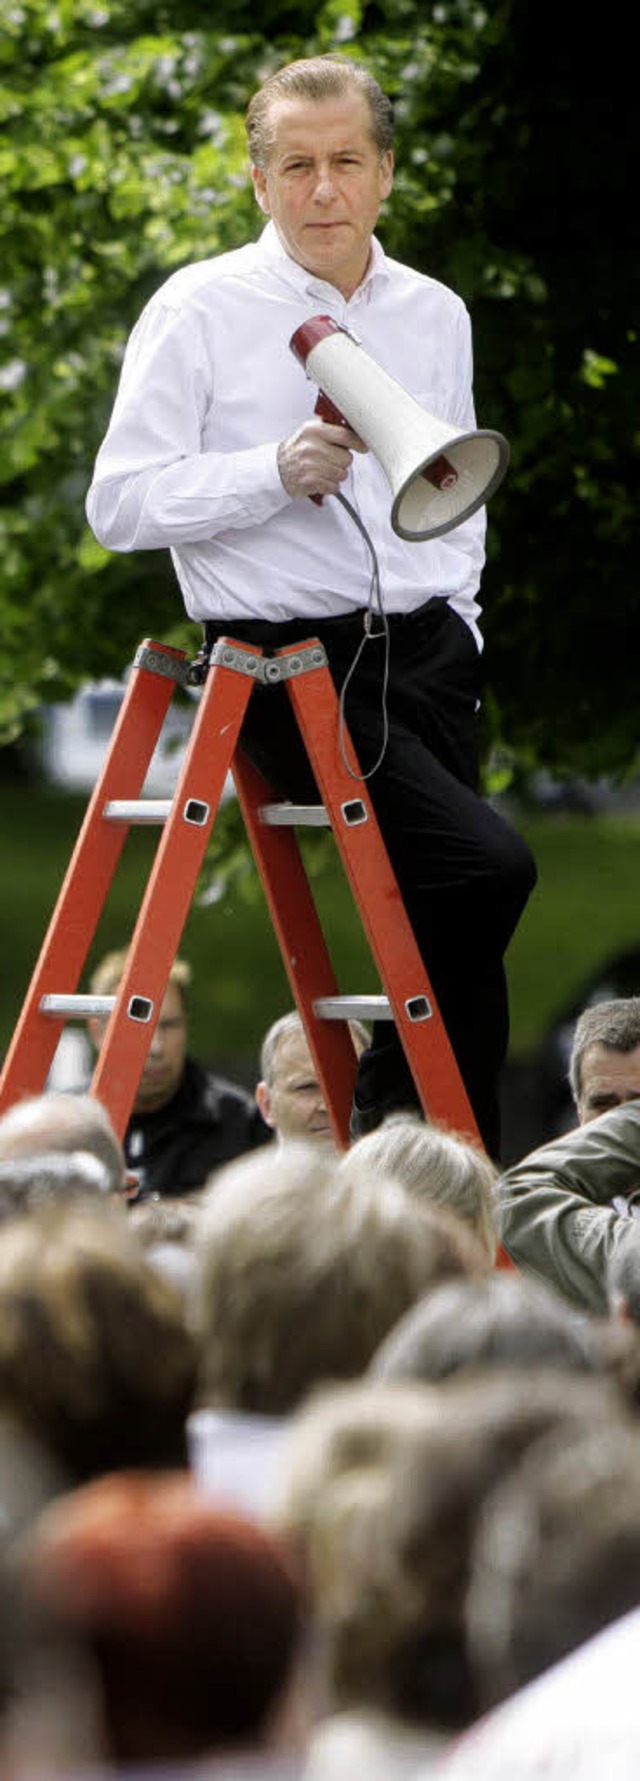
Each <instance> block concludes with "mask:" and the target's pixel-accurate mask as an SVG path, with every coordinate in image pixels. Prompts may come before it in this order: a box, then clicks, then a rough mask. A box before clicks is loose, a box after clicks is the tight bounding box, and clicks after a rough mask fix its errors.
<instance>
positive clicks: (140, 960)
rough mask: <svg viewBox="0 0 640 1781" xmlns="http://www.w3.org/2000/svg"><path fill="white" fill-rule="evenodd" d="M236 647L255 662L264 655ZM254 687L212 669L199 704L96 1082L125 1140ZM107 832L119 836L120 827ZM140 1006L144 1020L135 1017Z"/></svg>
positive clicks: (245, 679) (229, 673)
mask: <svg viewBox="0 0 640 1781" xmlns="http://www.w3.org/2000/svg"><path fill="white" fill-rule="evenodd" d="M237 647H238V648H241V649H242V650H243V652H244V654H245V655H246V656H247V657H251V659H252V660H254V661H255V660H256V659H257V658H259V656H260V651H256V650H254V649H251V650H249V649H246V650H245V646H244V645H238V646H237ZM252 687H253V680H252V678H251V677H250V675H249V674H248V673H247V674H241V673H235V672H233V671H232V670H230V669H229V668H226V667H224V666H214V667H212V668H210V670H209V673H208V675H207V679H206V682H205V686H204V690H203V693H202V697H201V699H200V702H199V705H198V710H197V713H196V718H195V722H194V725H193V729H192V731H191V737H190V741H189V747H188V750H187V753H186V756H185V759H184V762H183V765H182V768H181V771H180V774H179V777H178V781H177V784H176V789H175V793H174V797H173V800H172V804H171V810H170V812H169V815H168V816H167V818H166V821H165V822H164V825H163V829H162V835H161V838H160V841H159V844H158V848H157V851H156V855H155V859H154V863H153V866H152V869H151V872H150V875H149V879H148V882H147V886H146V890H145V893H144V896H143V898H142V902H141V904H140V908H139V911H138V918H137V921H136V924H135V927H134V930H133V935H132V938H131V942H130V945H129V950H128V953H127V962H126V965H125V969H124V973H123V976H122V979H121V982H120V983H119V985H118V993H117V997H116V1005H115V1007H114V1009H113V1013H112V1014H111V1017H110V1019H109V1022H108V1025H107V1028H106V1031H105V1035H104V1039H103V1042H102V1045H101V1047H100V1051H99V1053H98V1057H97V1060H96V1065H95V1069H94V1072H93V1076H92V1079H91V1085H90V1092H91V1093H92V1094H94V1095H96V1096H97V1097H98V1098H99V1099H100V1100H102V1101H103V1102H104V1104H105V1106H106V1107H107V1108H108V1111H109V1113H110V1115H111V1119H112V1121H113V1124H114V1127H115V1130H116V1132H117V1133H118V1135H119V1137H122V1136H123V1134H124V1132H125V1130H126V1127H127V1124H128V1120H129V1115H130V1112H131V1108H132V1106H133V1102H134V1099H135V1093H136V1089H137V1087H138V1083H139V1081H140V1077H141V1075H142V1071H143V1069H144V1062H145V1058H146V1055H147V1052H148V1049H149V1045H150V1043H151V1039H152V1037H153V1033H154V1030H155V1027H156V1024H157V1021H158V1017H159V1014H160V1009H161V1006H162V1001H163V998H164V992H165V989H166V985H167V980H168V976H169V970H170V968H171V964H172V961H173V959H174V957H175V955H176V953H177V951H178V947H179V944H180V938H181V935H182V930H183V927H184V924H185V921H186V917H187V914H188V911H189V907H190V904H191V902H192V900H193V893H194V889H195V885H196V883H197V879H198V875H199V873H200V871H201V868H202V864H203V861H204V856H205V853H206V849H207V845H208V842H209V837H210V834H211V830H212V828H213V824H214V821H215V818H216V815H217V812H218V807H219V804H220V800H221V797H222V792H223V789H224V785H225V781H226V778H227V774H228V772H229V770H230V767H231V761H232V758H233V754H234V750H235V746H236V742H237V738H238V733H239V730H240V727H241V724H242V719H243V717H244V713H245V709H246V706H247V702H248V699H249V697H250V694H251V691H252ZM109 826H110V827H113V830H114V833H116V834H117V833H118V830H119V827H120V825H119V824H118V823H116V824H113V825H109ZM158 935H161V936H162V944H161V945H159V944H158ZM148 1005H150V1007H149V1006H148ZM137 1008H141V1010H142V1012H141V1015H140V1016H139V1017H138V1016H137V1015H136V1014H135V1013H134V1012H132V1010H135V1009H137Z"/></svg>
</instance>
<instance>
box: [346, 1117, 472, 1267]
mask: <svg viewBox="0 0 640 1781" xmlns="http://www.w3.org/2000/svg"><path fill="white" fill-rule="evenodd" d="M340 1168H341V1170H342V1171H343V1172H344V1173H345V1174H347V1175H351V1174H352V1173H353V1172H354V1170H358V1171H359V1170H360V1169H370V1170H371V1171H372V1172H376V1171H377V1172H379V1173H380V1174H381V1175H393V1176H395V1177H397V1179H398V1180H399V1181H401V1182H402V1183H403V1186H404V1187H406V1188H408V1190H409V1193H412V1194H417V1195H419V1196H420V1197H421V1198H423V1199H425V1200H427V1201H431V1202H433V1201H435V1202H436V1203H437V1204H440V1205H443V1206H447V1207H448V1209H449V1211H450V1212H455V1213H456V1216H457V1217H458V1218H462V1219H464V1221H465V1223H466V1224H469V1225H471V1228H472V1230H473V1231H474V1233H475V1235H476V1237H478V1239H479V1241H480V1242H481V1243H484V1245H485V1247H486V1249H487V1253H488V1255H489V1257H490V1259H491V1261H494V1260H495V1255H496V1249H497V1238H496V1232H495V1226H494V1216H493V1202H494V1189H495V1183H496V1179H497V1170H496V1169H495V1168H494V1165H493V1163H492V1162H490V1160H489V1157H488V1156H487V1155H486V1152H485V1151H483V1150H480V1149H479V1147H478V1146H477V1145H475V1144H471V1143H470V1142H469V1141H468V1140H467V1139H465V1138H461V1137H459V1136H457V1135H456V1134H455V1133H453V1132H447V1131H445V1130H444V1129H443V1128H442V1127H439V1126H434V1125H427V1124H426V1122H425V1121H424V1120H423V1119H420V1118H419V1117H418V1116H417V1115H415V1116H413V1115H411V1114H402V1115H400V1114H394V1115H392V1116H391V1117H390V1118H389V1119H385V1120H384V1121H383V1123H382V1125H380V1126H377V1127H376V1130H375V1131H373V1132H368V1133H367V1135H366V1137H364V1138H359V1139H358V1142H357V1143H356V1144H354V1145H352V1147H351V1150H349V1151H347V1153H346V1155H345V1156H344V1157H343V1158H342V1161H341V1164H340Z"/></svg>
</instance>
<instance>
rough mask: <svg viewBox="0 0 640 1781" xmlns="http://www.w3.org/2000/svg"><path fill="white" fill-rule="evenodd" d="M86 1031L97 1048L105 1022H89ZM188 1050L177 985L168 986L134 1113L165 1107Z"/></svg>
mask: <svg viewBox="0 0 640 1781" xmlns="http://www.w3.org/2000/svg"><path fill="white" fill-rule="evenodd" d="M88 1024H89V1030H90V1032H91V1037H92V1039H93V1042H94V1045H95V1046H96V1048H97V1049H99V1048H100V1044H101V1041H102V1039H103V1038H104V1034H105V1030H106V1024H107V1023H106V1021H103V1020H92V1021H90V1022H89V1023H88ZM186 1049H187V1021H186V1015H185V1010H184V1004H183V1001H182V996H181V993H180V990H179V989H178V986H177V984H175V983H170V984H168V986H167V991H166V995H165V998H164V1001H163V1004H162V1008H161V1010H160V1019H159V1021H158V1024H157V1026H156V1030H155V1033H154V1035H153V1038H152V1040H151V1044H150V1046H149V1050H148V1052H147V1057H146V1061H145V1066H144V1070H143V1072H142V1076H141V1077H140V1082H139V1085H138V1092H137V1094H136V1098H135V1101H134V1103H133V1111H134V1113H153V1112H154V1110H155V1109H156V1108H157V1107H164V1105H165V1103H166V1102H167V1101H170V1100H171V1099H172V1097H173V1095H174V1094H175V1092H176V1089H177V1088H178V1085H179V1083H180V1080H181V1077H182V1072H183V1069H184V1060H185V1054H186Z"/></svg>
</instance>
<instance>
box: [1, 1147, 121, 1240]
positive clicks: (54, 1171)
mask: <svg viewBox="0 0 640 1781" xmlns="http://www.w3.org/2000/svg"><path fill="white" fill-rule="evenodd" d="M112 1192H113V1185H112V1181H111V1177H110V1175H109V1171H108V1169H107V1168H106V1166H105V1164H104V1163H102V1162H99V1161H98V1158H97V1156H92V1154H91V1151H89V1150H71V1151H65V1152H64V1153H62V1152H60V1151H56V1150H52V1151H46V1152H45V1153H44V1155H43V1156H40V1155H36V1156H17V1157H15V1158H14V1159H12V1160H11V1161H7V1162H3V1163H0V1224H4V1223H5V1221H6V1220H7V1219H8V1218H19V1217H21V1216H22V1215H23V1214H24V1213H27V1212H32V1211H33V1210H34V1208H35V1207H40V1206H45V1205H49V1204H50V1203H51V1202H52V1201H68V1200H87V1199H88V1200H92V1199H95V1198H98V1199H100V1198H101V1197H102V1196H103V1195H104V1194H111V1193H112Z"/></svg>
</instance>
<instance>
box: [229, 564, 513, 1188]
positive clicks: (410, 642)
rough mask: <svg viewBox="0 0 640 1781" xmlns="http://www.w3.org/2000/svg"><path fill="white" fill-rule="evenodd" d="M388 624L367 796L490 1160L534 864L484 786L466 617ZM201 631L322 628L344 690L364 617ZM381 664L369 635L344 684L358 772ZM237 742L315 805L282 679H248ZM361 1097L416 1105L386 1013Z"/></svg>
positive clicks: (267, 634)
mask: <svg viewBox="0 0 640 1781" xmlns="http://www.w3.org/2000/svg"><path fill="white" fill-rule="evenodd" d="M376 623H377V624H378V623H379V621H376ZM389 631H390V655H389V681H388V688H387V696H386V705H387V714H388V725H389V735H388V742H387V747H386V750H385V753H384V758H383V760H382V762H381V764H380V766H379V767H378V768H377V770H376V772H375V773H374V774H373V776H372V778H371V779H370V780H369V781H368V790H369V793H370V796H371V800H372V803H373V806H374V809H375V812H376V815H377V818H378V821H379V823H380V827H381V830H382V834H383V836H384V840H385V843H386V846H387V849H388V852H389V856H390V859H391V862H392V865H393V868H394V871H395V874H396V877H397V879H398V884H399V887H400V891H401V895H402V898H403V901H404V904H405V907H406V910H407V914H408V916H409V920H410V922H411V925H412V927H413V931H414V934H415V937H416V941H417V943H418V946H419V948H420V951H421V954H422V957H423V959H424V963H425V967H426V970H427V972H428V975H429V977H430V979H431V983H432V985H433V989H434V992H435V995H436V997H437V1000H438V1003H439V1007H440V1011H441V1014H442V1017H443V1020H444V1023H445V1026H446V1028H447V1032H448V1035H449V1038H450V1041H451V1044H452V1046H453V1050H454V1052H455V1055H456V1059H457V1062H458V1067H459V1069H460V1072H461V1075H462V1077H463V1080H464V1083H465V1086H466V1089H467V1093H468V1095H469V1099H470V1101H471V1105H472V1107H473V1110H474V1113H475V1116H476V1119H477V1122H478V1126H479V1129H480V1132H481V1134H482V1137H483V1142H484V1143H485V1145H486V1147H487V1150H488V1151H489V1153H490V1155H492V1156H494V1157H496V1158H497V1157H498V1154H499V1114H498V1104H499V1103H498V1087H499V1076H500V1070H501V1066H502V1063H503V1061H504V1057H505V1053H506V1049H507V1041H508V1031H509V1027H508V1005H507V991H506V981H505V973H504V965H503V958H504V953H505V950H506V948H507V946H508V944H509V940H510V939H511V936H512V934H513V932H514V929H515V927H516V925H517V922H518V920H519V917H520V915H521V913H522V910H523V909H524V906H525V903H526V901H527V898H528V896H529V894H530V892H531V890H532V889H533V886H534V883H535V878H536V872H535V866H534V862H533V859H532V857H531V854H530V852H529V849H528V847H527V846H526V844H525V842H524V841H523V840H522V838H521V837H520V836H519V835H518V834H517V833H516V832H515V831H514V830H513V829H512V828H511V827H510V825H509V824H508V823H506V822H505V821H504V819H503V818H502V817H501V816H499V815H498V814H497V813H496V811H494V810H493V809H492V808H491V806H490V805H488V804H487V803H486V802H485V801H484V800H483V799H482V798H481V797H480V795H479V791H478V718H477V709H478V699H479V681H480V667H481V659H482V658H481V656H480V655H479V652H478V650H477V648H476V644H475V642H474V639H473V636H472V634H471V632H470V630H469V627H468V625H466V624H465V622H464V620H463V619H461V618H460V617H459V616H458V614H457V613H456V612H454V611H453V610H452V608H451V607H450V606H449V605H448V604H447V602H446V601H445V600H442V599H437V598H435V599H432V600H430V601H429V602H428V603H427V604H426V605H425V606H423V607H421V608H420V610H419V611H418V612H414V613H408V614H406V615H405V614H403V615H398V616H396V615H391V616H390V618H389ZM205 634H206V638H207V642H208V643H211V644H213V642H215V640H216V639H217V637H219V636H225V635H226V636H231V637H237V638H238V640H239V641H245V642H251V643H255V644H256V645H259V646H261V647H262V648H263V649H266V650H269V649H281V648H287V647H289V646H293V645H294V644H295V643H299V642H301V641H302V640H303V639H305V638H308V637H311V636H317V637H318V638H319V639H320V641H321V642H322V643H323V644H324V647H325V649H326V652H327V657H328V661H329V667H330V669H331V674H332V677H333V680H334V682H335V685H336V687H337V689H338V691H339V690H340V689H341V687H342V685H343V682H344V680H345V677H346V675H347V674H348V671H349V669H350V667H351V665H352V662H353V660H354V656H355V654H356V650H357V648H358V645H359V643H360V642H361V639H362V636H363V621H362V614H361V613H355V614H353V615H349V616H348V617H346V618H339V619H322V620H319V621H315V622H314V621H311V620H308V619H300V620H290V621H289V622H287V623H283V624H270V623H266V622H261V621H260V620H250V621H247V622H242V623H241V622H237V621H235V620H229V621H228V622H227V623H222V622H220V623H218V622H216V623H215V624H207V625H206V627H205ZM383 665H384V639H383V637H382V635H378V636H376V637H370V638H367V641H366V643H365V645H364V648H363V650H362V653H361V656H360V659H359V661H358V664H357V667H356V669H355V672H354V674H353V677H352V679H351V680H350V682H349V685H348V688H347V695H346V708H345V716H346V721H347V726H348V729H349V731H350V734H351V737H352V740H353V743H354V746H355V749H356V753H357V755H358V759H359V762H360V767H361V770H362V771H363V772H365V773H366V772H367V771H368V769H369V767H370V766H371V765H372V764H373V763H374V762H375V761H376V760H377V758H378V755H379V752H380V748H381V743H382V735H383V711H382V684H383ZM241 743H242V747H243V748H244V749H245V750H246V752H247V754H248V755H249V757H250V759H251V760H252V761H253V762H254V764H255V766H256V767H258V768H259V770H260V771H261V772H262V773H264V775H265V777H266V778H267V779H269V781H270V782H271V784H272V785H273V786H274V788H275V790H276V791H277V792H278V793H279V795H280V796H282V797H287V798H291V799H293V800H294V802H305V801H306V802H308V801H313V800H314V799H317V797H318V792H317V788H316V786H315V783H314V779H313V774H312V772H311V767H310V765H309V761H308V758H307V754H306V750H305V748H304V744H303V742H302V739H301V737H300V734H299V731H298V728H297V724H296V722H295V719H294V717H293V713H292V710H291V706H290V704H289V699H288V695H287V692H286V689H285V688H284V687H280V686H277V685H276V686H275V687H267V688H262V687H260V686H256V687H255V689H254V691H253V693H252V695H251V699H250V702H249V706H248V709H247V715H246V718H245V722H244V725H243V729H242V734H241ZM390 1031H391V1033H392V1037H391V1038H390ZM356 1098H357V1101H358V1103H359V1105H361V1106H362V1107H363V1108H365V1109H366V1108H367V1107H368V1106H371V1105H375V1106H376V1107H377V1108H379V1111H380V1114H381V1116H383V1115H384V1113H385V1112H387V1111H390V1110H392V1109H393V1108H394V1107H399V1106H411V1105H413V1106H416V1105H417V1104H418V1103H417V1095H416V1090H415V1087H414V1084H413V1079H412V1077H411V1072H410V1070H409V1067H408V1065H407V1063H406V1060H405V1057H404V1051H403V1048H402V1045H401V1043H400V1041H399V1039H398V1038H397V1035H396V1034H395V1032H394V1031H393V1029H390V1028H389V1025H388V1023H387V1022H379V1023H376V1025H375V1026H374V1031H373V1035H372V1043H371V1046H370V1047H369V1049H368V1050H367V1051H365V1053H364V1054H363V1058H362V1060H361V1064H360V1069H359V1075H358V1084H357V1090H356Z"/></svg>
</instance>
